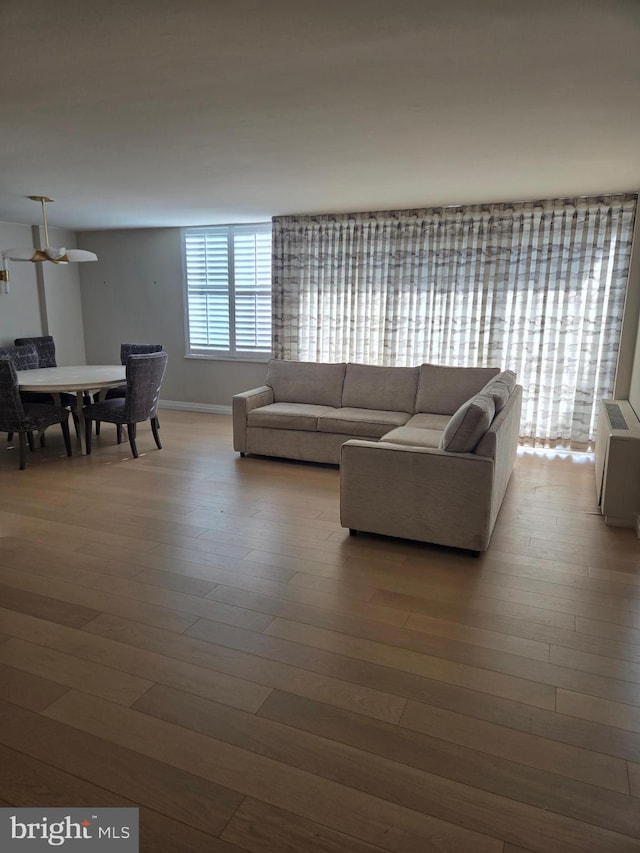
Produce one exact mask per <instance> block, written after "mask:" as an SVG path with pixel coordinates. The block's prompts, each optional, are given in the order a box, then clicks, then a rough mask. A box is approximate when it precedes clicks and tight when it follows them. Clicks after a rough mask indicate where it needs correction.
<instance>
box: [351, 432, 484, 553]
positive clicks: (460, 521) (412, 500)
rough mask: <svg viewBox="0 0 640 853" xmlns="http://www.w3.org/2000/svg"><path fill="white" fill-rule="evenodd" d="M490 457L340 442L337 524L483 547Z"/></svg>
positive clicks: (387, 534)
mask: <svg viewBox="0 0 640 853" xmlns="http://www.w3.org/2000/svg"><path fill="white" fill-rule="evenodd" d="M493 481H494V462H493V460H492V459H490V458H488V457H484V456H478V455H476V454H473V453H451V452H449V451H446V450H440V449H436V448H427V447H408V446H404V445H396V444H390V443H387V442H384V441H381V442H378V443H374V442H368V441H358V440H352V441H347V442H346V443H345V444H343V445H342V452H341V462H340V521H341V524H342V526H343V527H348V528H350V529H351V530H362V531H367V532H369V533H381V534H383V535H386V536H399V537H402V538H405V539H417V540H419V541H422V542H434V543H437V544H441V545H449V546H452V547H456V548H467V549H470V550H472V551H483V550H485V549H486V547H487V545H488V544H489V539H490V537H491V531H492V529H493V525H492V519H491V507H492V490H493Z"/></svg>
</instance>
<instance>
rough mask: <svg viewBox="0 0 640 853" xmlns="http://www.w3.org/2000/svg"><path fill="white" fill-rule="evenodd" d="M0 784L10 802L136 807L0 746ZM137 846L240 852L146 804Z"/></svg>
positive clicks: (189, 852) (204, 852)
mask: <svg viewBox="0 0 640 853" xmlns="http://www.w3.org/2000/svg"><path fill="white" fill-rule="evenodd" d="M0 785H2V788H3V790H5V791H6V792H7V796H8V797H9V798H10V800H12V802H13V803H14V804H16V805H17V804H19V805H20V806H30V807H38V806H43V807H46V808H56V807H57V808H62V807H68V806H69V804H70V803H73V806H74V807H80V808H81V807H83V806H84V807H86V808H95V807H96V806H97V807H98V808H137V806H136V804H135V803H133V802H132V801H131V800H126V799H123V798H122V797H120V796H117V795H116V794H113V793H112V792H110V791H106V790H105V789H104V788H100V787H98V786H96V785H92V784H89V783H87V782H83V781H81V780H80V779H78V778H76V777H75V776H71V775H69V774H68V773H63V772H62V771H60V770H55V769H54V768H52V767H49V766H47V765H46V764H43V763H42V762H39V761H34V760H33V759H30V758H27V757H26V756H24V755H22V754H20V753H17V752H14V751H12V750H8V749H6V748H4V747H0ZM139 839H140V849H141V850H145V851H149V850H156V851H159V853H160V851H162V853H166V851H168V850H170V851H172V853H179V851H183V853H192V851H201V853H209V851H211V853H241V850H242V848H240V847H238V846H236V845H234V844H229V843H226V842H224V841H221V840H220V839H218V838H215V836H213V835H211V834H209V833H208V832H206V833H205V832H201V831H199V830H196V829H193V828H192V827H189V826H185V824H183V823H178V822H177V821H175V820H173V819H172V818H170V817H167V816H165V815H160V814H158V813H157V812H153V813H151V814H150V813H149V811H148V810H147V809H146V808H141V809H140V814H139Z"/></svg>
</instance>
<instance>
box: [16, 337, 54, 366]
mask: <svg viewBox="0 0 640 853" xmlns="http://www.w3.org/2000/svg"><path fill="white" fill-rule="evenodd" d="M14 344H15V345H16V346H24V345H29V344H30V345H31V346H33V347H35V350H36V352H37V353H38V365H37V366H38V367H57V366H58V364H57V362H56V345H55V342H54V340H53V336H52V335H40V336H39V337H34V338H16V339H15V340H14Z"/></svg>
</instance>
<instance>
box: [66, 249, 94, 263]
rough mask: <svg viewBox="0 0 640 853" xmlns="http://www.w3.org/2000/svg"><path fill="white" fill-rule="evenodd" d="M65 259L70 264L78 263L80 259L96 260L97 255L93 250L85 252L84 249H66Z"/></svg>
mask: <svg viewBox="0 0 640 853" xmlns="http://www.w3.org/2000/svg"><path fill="white" fill-rule="evenodd" d="M65 260H67V261H69V262H70V263H72V264H78V263H81V262H82V261H97V260H98V256H97V255H96V253H95V252H87V251H86V250H85V249H67V251H66V252H65Z"/></svg>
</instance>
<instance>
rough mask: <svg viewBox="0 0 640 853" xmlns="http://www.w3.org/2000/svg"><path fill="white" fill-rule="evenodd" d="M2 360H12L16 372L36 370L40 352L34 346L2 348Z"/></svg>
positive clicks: (0, 355)
mask: <svg viewBox="0 0 640 853" xmlns="http://www.w3.org/2000/svg"><path fill="white" fill-rule="evenodd" d="M0 358H10V359H11V361H12V362H13V366H14V367H15V369H16V370H35V369H36V367H38V352H37V350H36V348H35V347H34V345H33V344H23V345H21V346H12V345H9V346H6V347H0Z"/></svg>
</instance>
